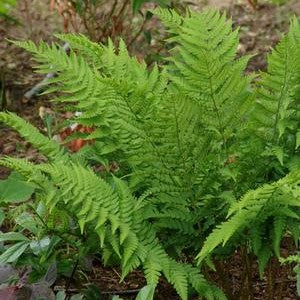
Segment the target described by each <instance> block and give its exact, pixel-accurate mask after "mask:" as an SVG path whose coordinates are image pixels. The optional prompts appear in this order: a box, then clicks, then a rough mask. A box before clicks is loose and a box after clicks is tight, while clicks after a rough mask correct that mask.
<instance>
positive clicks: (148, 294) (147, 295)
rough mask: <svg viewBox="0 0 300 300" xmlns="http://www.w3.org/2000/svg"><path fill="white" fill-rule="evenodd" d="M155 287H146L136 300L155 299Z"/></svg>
mask: <svg viewBox="0 0 300 300" xmlns="http://www.w3.org/2000/svg"><path fill="white" fill-rule="evenodd" d="M154 292H155V285H153V284H151V285H146V286H144V287H143V288H142V289H141V290H140V292H139V293H138V294H137V296H136V298H135V299H136V300H152V299H153V297H154Z"/></svg>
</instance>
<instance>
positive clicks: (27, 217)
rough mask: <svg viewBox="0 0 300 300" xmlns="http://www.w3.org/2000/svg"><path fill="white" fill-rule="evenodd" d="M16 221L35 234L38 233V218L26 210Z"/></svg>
mask: <svg viewBox="0 0 300 300" xmlns="http://www.w3.org/2000/svg"><path fill="white" fill-rule="evenodd" d="M16 223H17V224H18V225H20V226H22V227H23V228H24V229H27V230H29V231H30V232H32V233H33V234H35V235H36V234H37V233H38V228H37V226H36V220H35V219H34V218H33V216H32V215H31V214H29V213H28V212H24V213H22V214H21V215H19V216H18V217H17V218H16Z"/></svg>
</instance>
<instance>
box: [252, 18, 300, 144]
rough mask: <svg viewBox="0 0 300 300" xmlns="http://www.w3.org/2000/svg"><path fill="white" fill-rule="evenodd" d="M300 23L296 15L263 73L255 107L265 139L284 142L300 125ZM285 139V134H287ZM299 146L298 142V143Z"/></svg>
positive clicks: (256, 121) (259, 127)
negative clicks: (298, 104) (299, 104)
mask: <svg viewBox="0 0 300 300" xmlns="http://www.w3.org/2000/svg"><path fill="white" fill-rule="evenodd" d="M299 45H300V26H299V22H298V21H297V19H296V18H294V19H293V20H292V22H291V26H290V31H289V33H288V34H287V35H286V36H285V37H284V38H283V40H282V41H281V42H280V43H279V44H278V45H277V46H276V47H275V49H274V50H273V51H272V53H271V54H270V55H269V56H268V70H267V72H265V73H262V76H261V80H260V81H259V83H258V84H259V88H258V90H257V104H256V109H255V111H254V114H253V117H254V120H255V122H254V126H255V127H256V132H257V133H258V134H259V135H260V136H261V137H262V138H264V139H265V140H266V141H269V142H273V143H275V145H280V144H282V139H283V137H284V136H286V133H287V132H290V133H292V134H293V135H294V145H296V141H295V140H296V131H297V128H299V124H300V120H299V116H298V114H299V113H298V111H299V108H297V107H298V106H297V103H298V102H299V97H300V96H299V90H298V86H299V82H300V77H299V70H300V58H299V57H300V56H299V54H300V50H299V49H300V48H299ZM284 139H286V138H284ZM295 147H296V146H295Z"/></svg>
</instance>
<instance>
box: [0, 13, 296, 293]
mask: <svg viewBox="0 0 300 300" xmlns="http://www.w3.org/2000/svg"><path fill="white" fill-rule="evenodd" d="M155 13H156V14H157V15H158V16H159V17H160V18H161V19H162V21H163V23H164V24H165V26H166V27H167V28H168V32H169V34H170V38H169V39H168V43H169V47H170V48H171V50H170V56H169V57H167V58H166V61H167V63H166V64H165V65H164V66H161V67H158V66H157V65H154V66H153V68H152V69H149V68H147V66H146V64H145V63H143V62H142V63H140V62H138V61H137V59H136V58H134V57H131V56H130V55H129V53H128V51H127V49H126V46H125V43H124V42H122V41H121V42H120V44H119V46H118V47H117V48H115V46H114V45H113V43H112V42H111V41H109V42H108V45H107V46H105V45H102V44H97V43H94V42H91V41H89V40H88V39H87V38H85V37H84V36H76V35H60V36H58V37H59V38H61V39H62V40H64V41H66V42H68V43H69V44H70V46H71V51H70V53H69V54H67V53H65V52H64V51H63V50H62V49H61V48H60V47H59V46H58V45H56V44H52V45H47V44H45V43H43V42H42V43H40V45H38V46H37V45H35V44H33V43H32V42H16V44H18V45H20V46H21V47H23V48H25V49H27V50H28V51H30V52H32V53H33V56H34V59H35V60H36V61H37V62H38V67H37V70H38V72H41V73H48V72H50V71H51V72H52V71H53V70H55V71H56V72H57V76H56V77H55V78H53V79H50V80H49V82H48V84H49V86H48V89H47V90H46V93H52V92H55V93H56V94H59V96H58V98H56V99H55V101H56V102H59V103H64V104H67V105H68V109H70V110H73V111H81V112H82V114H81V115H80V116H78V117H75V118H74V119H73V120H72V122H76V123H79V124H81V125H84V126H89V127H91V128H93V132H92V133H86V134H83V135H82V136H81V137H82V138H84V139H89V140H90V139H92V140H93V141H94V143H93V144H91V145H87V146H85V147H84V148H83V149H82V150H81V151H80V152H78V153H76V154H70V153H67V151H66V150H63V148H62V147H61V146H59V145H58V144H57V143H56V142H54V141H52V140H50V139H48V138H46V137H44V136H43V135H42V134H40V133H39V132H38V131H37V130H36V129H34V128H33V127H32V126H31V125H29V124H28V123H26V122H25V121H22V120H21V119H20V118H19V117H17V116H16V115H14V114H11V113H1V114H0V120H1V121H3V122H5V123H6V124H8V125H10V126H12V127H13V128H15V129H16V130H18V131H19V132H20V134H21V135H22V136H23V137H25V138H26V139H27V140H29V141H30V142H31V143H32V144H33V145H34V146H35V147H37V148H38V149H39V150H40V151H41V152H42V153H43V155H44V156H45V158H46V159H47V162H46V163H42V164H32V163H30V162H28V161H24V160H20V159H14V158H8V157H5V158H2V160H1V161H0V163H1V164H2V165H4V166H6V167H9V168H12V169H15V170H16V171H17V172H19V173H20V174H21V175H22V176H24V177H25V178H26V180H28V181H30V182H31V183H32V184H33V185H34V187H35V193H34V202H33V205H32V208H31V209H32V216H34V218H36V216H40V214H41V213H42V217H37V219H38V220H39V221H37V226H36V228H37V231H36V232H34V231H35V229H34V228H32V227H31V228H29V230H30V231H31V232H34V234H35V235H38V236H39V238H40V239H39V240H41V238H45V237H46V236H49V238H50V237H52V238H54V236H56V237H57V236H58V237H59V238H60V240H59V241H58V242H57V243H56V244H55V245H58V244H59V243H64V242H66V240H68V241H69V240H70V242H71V244H72V245H73V246H74V249H76V251H77V252H76V257H77V258H78V259H83V258H84V257H85V255H87V254H90V253H93V254H97V255H99V254H101V255H102V258H103V261H104V262H105V263H106V264H111V263H113V262H114V263H116V262H117V263H118V264H119V265H120V266H121V269H122V279H123V278H124V277H125V276H126V275H127V274H128V273H130V272H131V271H132V270H134V269H136V268H142V269H143V271H144V274H145V278H146V280H147V287H148V288H147V289H144V290H143V291H144V293H145V294H147V295H148V296H147V297H148V298H149V299H151V297H152V296H151V295H153V291H154V288H155V286H156V285H157V283H158V280H159V278H160V276H162V275H163V276H165V278H166V279H167V280H168V281H169V282H170V283H171V284H172V285H173V286H174V287H175V289H176V291H177V293H178V294H179V295H180V297H181V298H182V299H187V298H188V295H189V292H192V291H196V292H197V293H198V294H199V295H201V296H202V297H204V298H205V299H225V296H224V294H223V293H222V292H221V291H220V290H219V289H217V288H216V287H215V286H214V285H212V284H211V283H209V282H208V281H207V280H206V279H205V277H204V276H203V275H202V274H201V270H200V268H199V267H198V268H197V267H195V266H193V265H192V264H188V263H186V261H190V259H187V258H190V257H195V256H196V255H197V253H198V256H197V261H198V263H200V262H203V261H204V260H205V261H206V262H209V261H210V259H211V258H212V259H213V258H214V257H222V256H226V255H230V254H231V253H232V252H233V251H234V250H235V249H237V248H238V247H240V246H241V245H242V246H245V245H246V246H247V247H248V250H249V251H252V253H254V254H255V255H256V256H257V257H258V261H259V265H260V272H261V274H262V273H263V270H264V267H265V266H266V264H267V263H268V260H269V258H270V257H271V256H273V255H276V256H277V257H280V243H281V240H282V238H283V236H286V235H292V236H293V237H294V239H295V240H296V241H297V240H298V239H299V217H300V215H299V204H300V202H299V200H300V194H299V193H300V189H299V180H300V177H299V174H300V172H299V171H300V166H299V147H298V146H299V131H298V128H299V83H300V78H299V74H300V72H299V68H300V62H299V57H300V56H299V49H300V42H299V37H300V35H299V32H300V29H299V24H298V21H297V20H296V19H293V20H292V22H291V28H290V32H289V34H288V35H287V36H286V37H284V39H283V40H282V42H281V43H280V44H279V45H278V46H277V48H276V49H275V50H274V51H273V52H272V54H270V56H269V59H268V61H269V68H268V70H267V72H265V73H262V74H261V76H260V78H257V79H256V80H255V81H253V80H252V79H253V78H254V76H253V75H251V74H250V75H245V74H244V73H245V68H246V65H247V61H248V59H249V57H247V56H246V57H243V58H237V47H238V32H237V31H233V30H232V23H231V21H227V20H226V16H225V15H224V14H220V13H219V12H217V11H215V10H208V11H205V12H202V13H200V14H199V13H192V12H188V13H187V15H186V16H184V17H183V16H180V15H179V14H177V13H176V12H175V11H173V10H163V9H158V10H156V11H155ZM99 162H100V163H101V164H104V165H105V166H106V167H107V168H106V170H109V167H108V166H109V164H110V163H112V162H117V164H118V167H119V170H118V171H116V172H109V171H107V172H95V171H93V169H92V167H93V166H94V165H95V164H99ZM237 199H239V200H237ZM38 207H39V211H42V212H40V213H38V212H37V211H38ZM41 207H42V208H43V209H41ZM22 213H23V215H22V216H23V218H21V221H19V222H18V223H19V224H20V226H24V227H25V228H27V229H28V221H27V219H26V218H28V215H26V214H25V215H24V211H23V212H22ZM41 219H42V220H44V219H45V221H44V222H41ZM70 224H71V225H70ZM218 224H220V225H218ZM40 228H43V230H41V231H40ZM70 231H71V232H72V233H73V235H75V237H72V238H71V237H70V236H69V234H68V233H69V232H70ZM17 232H18V230H17ZM25 237H26V238H27V236H25ZM96 237H97V238H96ZM87 241H93V242H91V243H89V242H87ZM20 243H23V244H24V243H28V241H27V240H26V241H17V242H16V243H15V244H14V243H12V244H14V245H13V246H11V247H8V249H10V248H12V247H17V248H18V249H19V248H20V249H21V250H22V249H23V247H25V244H24V245H23V244H22V245H20ZM30 243H31V242H30ZM8 244H11V243H8ZM16 245H18V246H16ZM34 245H36V244H34ZM60 245H61V244H60ZM49 247H50V246H49ZM32 248H33V249H32ZM46 248H47V247H46ZM31 249H32V251H34V249H35V247H31ZM25 250H26V249H25ZM25 250H24V251H25ZM7 251H8V250H7ZM24 251H23V252H22V253H24ZM26 251H27V250H26ZM49 251H50V253H55V250H53V247H52V248H51V250H49ZM49 251H48V252H49ZM20 252H21V251H19V252H17V254H19V253H20ZM42 252H43V251H42ZM42 252H41V253H42ZM4 253H5V252H4ZM22 253H21V254H20V255H18V257H17V258H18V259H19V258H20V259H22V257H23V254H22ZM43 253H44V252H43ZM2 255H3V254H2ZM48 255H50V256H51V254H49V253H48ZM16 256H17V255H16ZM41 257H43V259H44V260H45V257H48V256H45V255H44V254H41ZM52 257H53V256H52ZM17 258H16V259H17ZM40 259H41V258H40ZM141 297H142V296H141Z"/></svg>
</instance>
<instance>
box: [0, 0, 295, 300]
mask: <svg viewBox="0 0 300 300" xmlns="http://www.w3.org/2000/svg"><path fill="white" fill-rule="evenodd" d="M193 2H194V4H195V5H194V9H202V8H203V7H204V6H206V5H207V3H208V4H209V5H213V6H217V7H220V8H221V9H226V10H227V11H228V14H229V15H231V16H232V19H233V23H234V26H235V27H238V26H239V27H240V32H241V41H240V45H239V54H240V55H243V54H251V55H254V56H253V58H252V59H251V61H250V63H249V66H248V70H249V71H257V72H258V71H259V70H264V69H265V67H266V55H267V53H268V52H269V51H270V49H271V48H272V47H274V45H275V44H276V43H277V42H278V40H279V39H280V37H281V36H282V33H284V32H286V31H287V29H288V23H289V18H290V16H291V15H293V14H296V15H298V16H300V1H297V0H296V1H293V0H291V1H289V2H288V4H286V5H284V6H281V7H278V6H274V5H271V4H259V5H258V6H257V9H256V10H253V8H252V7H251V6H249V5H247V1H246V0H240V1H237V2H233V1H231V0H226V1H225V0H224V1H221V0H207V1H205V2H206V3H203V2H204V1H203V2H201V1H193ZM258 2H260V1H258ZM261 2H262V1H261ZM261 2H260V3H261ZM48 3H49V1H47V0H41V1H38V0H31V1H28V0H27V1H19V9H17V10H16V12H15V17H16V18H17V19H18V21H19V25H16V24H13V23H10V22H6V21H4V20H0V83H1V84H2V87H3V86H4V94H5V98H6V104H5V107H4V109H8V110H10V111H14V112H17V113H18V114H19V115H21V116H22V117H24V118H25V119H27V120H28V121H30V122H31V123H33V124H35V125H36V126H37V127H38V128H40V129H41V130H42V131H43V130H44V125H43V122H42V120H41V119H40V117H39V109H40V107H41V106H43V107H48V108H49V109H51V110H55V108H53V106H52V105H51V104H50V102H49V98H46V97H37V98H34V99H31V100H30V101H28V100H27V99H25V98H24V93H25V92H26V91H27V90H28V89H30V88H31V87H32V86H34V85H35V84H36V83H38V82H39V81H40V80H41V79H42V77H41V76H40V75H38V74H36V73H34V72H33V69H32V66H33V64H32V62H31V60H30V55H29V54H28V53H26V52H25V51H23V50H21V49H19V48H18V47H16V46H14V45H13V44H11V43H10V42H9V41H7V40H6V38H8V39H29V38H30V39H33V40H34V41H38V40H41V39H43V40H46V41H51V40H52V39H53V38H52V35H53V33H55V32H60V31H62V28H63V24H62V20H61V19H60V18H59V17H58V16H57V14H56V13H55V12H51V11H49V9H48V7H47V5H48ZM140 56H143V53H140ZM0 155H11V156H15V157H26V158H28V159H30V160H32V161H41V160H42V159H43V158H42V156H40V155H39V154H38V153H37V151H36V150H35V149H33V148H32V147H31V145H30V144H28V143H27V142H24V141H23V140H22V139H21V138H20V137H19V136H18V135H17V134H16V133H15V132H14V131H12V130H10V129H9V128H6V127H4V126H3V125H0ZM8 173H9V170H7V169H5V168H3V167H0V179H3V178H5V177H7V175H8ZM288 248H289V247H283V251H287V250H285V249H288ZM225 264H226V270H227V273H226V274H225V277H227V278H228V280H229V283H230V285H231V286H232V287H233V288H234V289H237V287H238V286H241V284H242V282H241V278H242V275H243V274H242V271H243V270H244V266H243V264H242V262H241V256H240V253H239V252H237V253H235V254H234V255H233V257H232V258H231V259H230V260H228V261H227V262H225ZM274 265H275V264H274ZM254 269H255V270H256V271H255V273H253V274H252V277H253V278H252V282H251V285H252V287H253V293H254V294H253V295H252V296H253V298H252V299H260V300H263V299H269V300H271V299H277V300H292V299H293V300H294V299H297V296H296V294H295V278H294V275H293V273H292V271H291V267H279V266H276V265H275V267H274V269H273V270H270V272H273V273H274V274H273V275H274V276H273V280H274V282H275V288H274V291H273V296H272V298H267V294H268V293H269V291H268V283H267V280H266V278H263V279H260V278H259V276H258V272H257V266H256V265H255V264H254ZM228 270H229V272H228ZM221 275H222V274H221V272H218V273H215V272H210V271H208V276H209V277H211V279H212V280H213V281H215V282H219V284H221V283H220V282H221V277H222V276H221ZM89 280H90V281H92V282H93V283H94V284H96V285H97V286H98V287H99V288H100V290H101V291H103V292H104V294H105V297H106V298H107V299H109V297H110V295H112V294H120V296H121V297H123V298H124V299H133V298H134V296H135V294H136V292H137V291H136V290H138V289H140V288H141V287H142V286H143V285H144V284H145V280H144V278H143V276H142V274H141V273H140V272H134V273H132V274H130V275H129V276H128V278H126V280H125V281H124V282H123V283H121V284H120V283H119V280H120V275H119V272H118V270H117V269H115V268H103V267H102V266H101V265H95V266H94V267H93V272H92V273H91V274H90V278H89ZM221 285H222V284H221ZM74 289H76V286H74ZM245 297H246V296H243V294H241V296H240V299H245V300H246V299H248V298H245ZM156 299H165V300H176V299H179V298H178V296H177V295H176V293H175V291H174V290H173V289H172V287H171V286H170V285H168V284H167V283H166V282H165V281H164V280H162V281H161V282H160V285H159V289H158V290H157V293H156ZM195 299H196V298H195ZM237 299H238V298H237ZM232 300H235V299H232Z"/></svg>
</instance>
